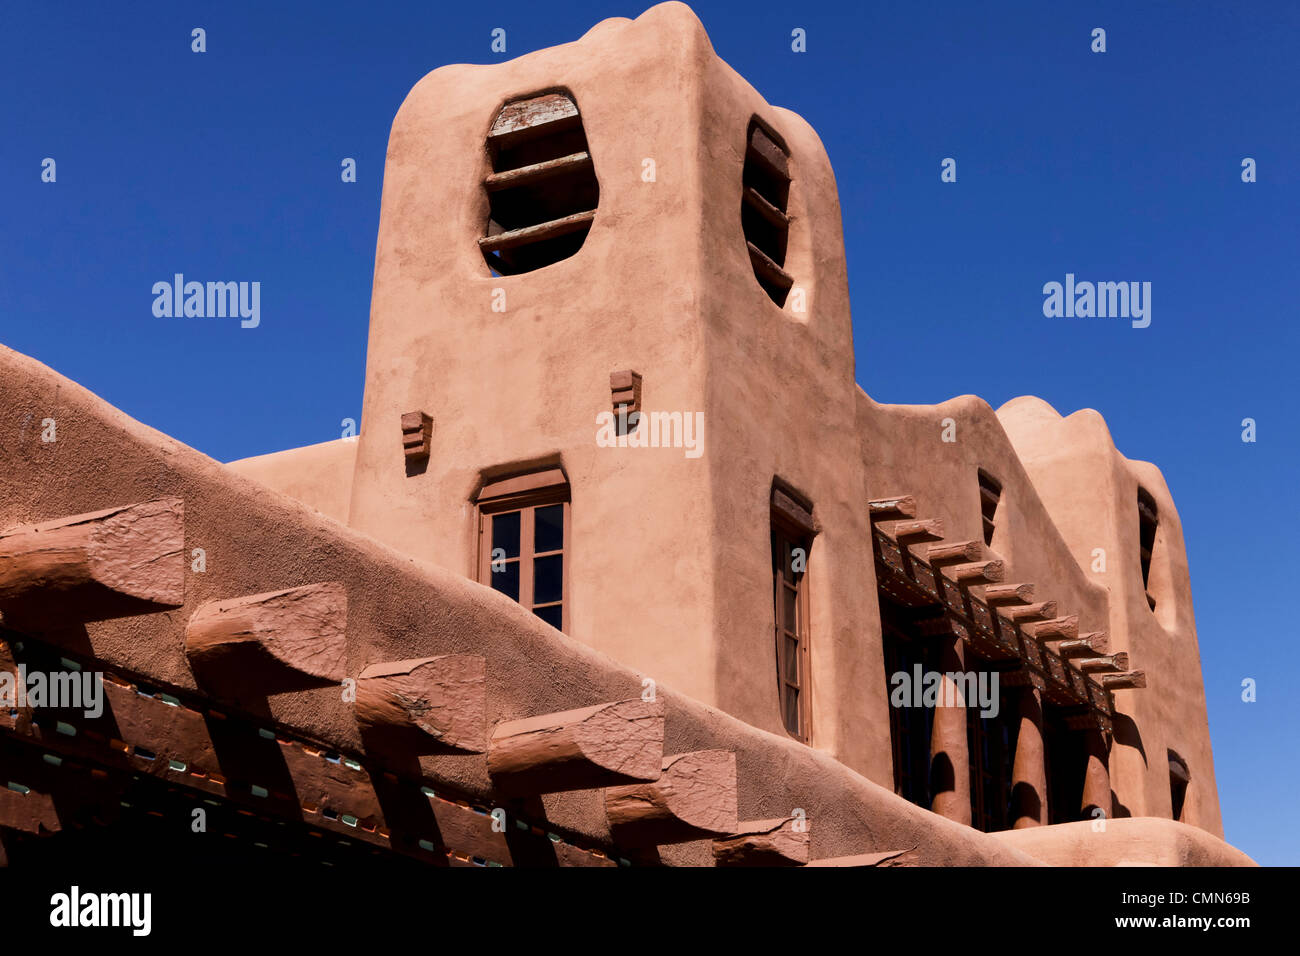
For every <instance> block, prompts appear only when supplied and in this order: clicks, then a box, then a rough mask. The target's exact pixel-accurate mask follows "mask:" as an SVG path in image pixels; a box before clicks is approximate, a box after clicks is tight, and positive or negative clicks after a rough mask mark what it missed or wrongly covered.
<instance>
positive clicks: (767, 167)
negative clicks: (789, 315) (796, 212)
mask: <svg viewBox="0 0 1300 956" xmlns="http://www.w3.org/2000/svg"><path fill="white" fill-rule="evenodd" d="M741 177H742V184H741V196H740V224H741V228H742V229H743V230H744V234H745V247H746V249H747V250H748V251H749V263H750V265H751V266H752V267H753V269H754V278H756V279H757V280H758V284H759V285H761V286H762V287H763V291H764V292H766V293H767V294H768V296H769V297H770V298H771V299H772V301H773V302H775V303H776V304H777V305H779V306H781V307H782V308H784V307H785V299H786V296H787V295H789V293H790V287H791V286H793V285H794V279H793V278H792V277H791V276H790V274H789V273H787V272H786V271H785V268H784V267H785V252H786V245H787V243H788V240H789V236H790V218H789V216H788V215H787V213H786V204H787V203H788V202H789V199H790V154H789V153H788V152H787V150H786V148H785V146H783V145H782V144H781V142H780V139H779V137H778V136H777V135H776V134H775V133H773V132H772V131H771V130H769V129H767V128H766V127H764V126H763V125H762V124H761V123H759V121H758V120H757V119H754V120H751V121H750V123H749V132H748V134H747V135H746V140H745V166H744V169H743V170H742V173H741Z"/></svg>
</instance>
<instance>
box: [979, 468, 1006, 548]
mask: <svg viewBox="0 0 1300 956" xmlns="http://www.w3.org/2000/svg"><path fill="white" fill-rule="evenodd" d="M979 482H980V515H981V517H982V519H983V524H984V543H985V544H986V545H987V544H992V543H993V529H994V527H995V525H994V524H993V519H994V517H995V516H996V515H997V513H998V502H999V501H1001V500H1002V483H1001V482H999V481H998V480H997V479H996V478H994V477H993V476H992V475H990V474H989V473H988V472H986V471H984V470H983V469H980V471H979Z"/></svg>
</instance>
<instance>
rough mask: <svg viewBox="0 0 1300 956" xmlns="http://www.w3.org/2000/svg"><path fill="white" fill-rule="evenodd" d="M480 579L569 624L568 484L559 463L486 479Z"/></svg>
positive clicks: (548, 618) (546, 617)
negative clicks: (501, 477)
mask: <svg viewBox="0 0 1300 956" xmlns="http://www.w3.org/2000/svg"><path fill="white" fill-rule="evenodd" d="M477 504H478V538H479V541H478V574H479V577H478V579H479V581H480V582H481V583H483V584H487V585H489V586H490V587H491V588H492V589H493V590H494V591H500V592H501V593H502V594H504V595H505V596H506V597H508V598H510V599H511V600H513V601H518V602H519V603H520V604H522V605H523V606H524V607H526V608H528V609H530V610H531V611H532V612H533V613H534V614H536V615H537V616H538V617H540V618H541V619H542V620H543V621H545V622H546V623H547V624H550V625H551V626H552V627H554V628H556V629H557V630H561V631H562V630H564V629H565V627H566V626H567V624H568V616H567V613H566V610H567V603H566V601H567V596H568V587H567V582H568V573H567V568H566V566H565V564H566V562H565V554H566V550H567V545H568V539H569V484H568V480H567V479H566V478H565V477H564V472H562V471H561V470H560V469H558V468H552V469H548V470H546V471H538V472H533V473H531V474H527V475H517V476H515V477H513V478H506V479H503V480H501V481H494V482H492V483H490V484H488V485H485V486H484V488H483V490H482V491H481V492H479V496H478V501H477Z"/></svg>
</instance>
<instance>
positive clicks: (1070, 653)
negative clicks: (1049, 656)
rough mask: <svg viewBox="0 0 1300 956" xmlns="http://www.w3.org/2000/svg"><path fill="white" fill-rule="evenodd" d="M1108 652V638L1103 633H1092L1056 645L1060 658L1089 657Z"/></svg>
mask: <svg viewBox="0 0 1300 956" xmlns="http://www.w3.org/2000/svg"><path fill="white" fill-rule="evenodd" d="M1108 650H1110V638H1109V637H1107V636H1106V632H1105V631H1092V632H1090V633H1088V634H1084V635H1083V636H1082V637H1080V638H1078V639H1077V640H1069V641H1061V643H1060V644H1058V645H1056V653H1058V654H1060V655H1061V656H1062V657H1091V656H1092V655H1094V654H1105V653H1106V652H1107V651H1108Z"/></svg>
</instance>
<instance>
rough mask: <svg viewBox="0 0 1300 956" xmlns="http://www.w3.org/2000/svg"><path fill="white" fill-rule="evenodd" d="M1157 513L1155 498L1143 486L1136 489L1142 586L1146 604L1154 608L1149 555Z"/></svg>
mask: <svg viewBox="0 0 1300 956" xmlns="http://www.w3.org/2000/svg"><path fill="white" fill-rule="evenodd" d="M1159 523H1160V518H1159V513H1158V512H1157V511H1156V502H1155V499H1154V498H1152V497H1151V495H1150V494H1149V493H1148V492H1147V491H1146V489H1144V488H1139V489H1138V548H1139V554H1140V557H1141V559H1142V587H1144V588H1145V589H1146V592H1147V604H1148V605H1149V606H1150V608H1151V610H1153V611H1154V610H1155V609H1156V599H1155V598H1154V597H1153V596H1152V595H1151V555H1152V553H1154V551H1155V547H1156V526H1157V525H1159Z"/></svg>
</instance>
